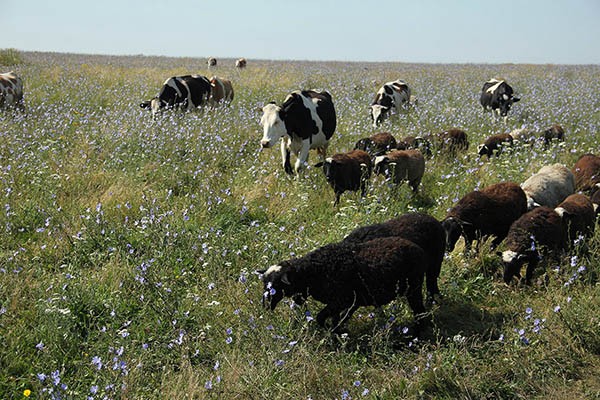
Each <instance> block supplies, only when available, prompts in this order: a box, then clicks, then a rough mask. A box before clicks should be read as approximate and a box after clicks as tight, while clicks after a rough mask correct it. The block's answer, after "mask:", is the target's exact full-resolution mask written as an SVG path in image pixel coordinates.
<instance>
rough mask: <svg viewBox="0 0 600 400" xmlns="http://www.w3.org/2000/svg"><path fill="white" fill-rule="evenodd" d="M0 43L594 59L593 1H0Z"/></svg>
mask: <svg viewBox="0 0 600 400" xmlns="http://www.w3.org/2000/svg"><path fill="white" fill-rule="evenodd" d="M0 4H2V6H3V7H2V12H1V13H0V37H1V38H2V40H1V41H0V48H17V49H20V50H38V51H56V52H71V53H95V54H117V55H118V54H145V55H165V56H180V57H207V56H215V57H242V56H243V57H246V58H249V59H252V58H254V59H293V60H352V61H405V62H433V63H456V62H473V63H505V62H513V63H544V64H545V63H553V64H600V0H497V1H493V2H488V1H474V0H456V1H442V0H412V1H403V0H395V1H394V0H364V1H361V0H345V1H334V0H221V1H202V0H198V1H193V0H174V1H173V0H170V1H159V0H120V1H116V0H104V1H98V0H96V1H93V2H88V1H85V0H0Z"/></svg>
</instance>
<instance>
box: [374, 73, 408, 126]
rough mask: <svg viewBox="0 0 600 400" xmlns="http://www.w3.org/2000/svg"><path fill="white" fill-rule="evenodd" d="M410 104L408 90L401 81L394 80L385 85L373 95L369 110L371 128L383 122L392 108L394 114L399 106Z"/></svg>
mask: <svg viewBox="0 0 600 400" xmlns="http://www.w3.org/2000/svg"><path fill="white" fill-rule="evenodd" d="M409 102H410V88H409V87H408V85H407V84H406V82H404V81H403V80H400V79H398V80H395V81H393V82H387V83H385V84H384V85H383V86H382V87H381V88H380V89H379V90H378V91H377V94H376V95H375V100H373V103H372V104H371V108H370V110H369V112H370V115H371V119H372V120H373V126H374V127H377V126H378V125H379V123H380V122H381V121H383V120H384V119H385V118H386V117H387V116H388V115H389V113H390V110H391V109H392V108H393V109H394V110H395V111H396V112H398V111H399V110H400V106H402V105H403V104H405V103H406V104H408V103H409Z"/></svg>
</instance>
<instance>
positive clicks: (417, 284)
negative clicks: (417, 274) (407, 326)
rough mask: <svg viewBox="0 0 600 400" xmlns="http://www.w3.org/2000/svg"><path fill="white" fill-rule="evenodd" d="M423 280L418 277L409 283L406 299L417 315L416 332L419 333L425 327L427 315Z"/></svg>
mask: <svg viewBox="0 0 600 400" xmlns="http://www.w3.org/2000/svg"><path fill="white" fill-rule="evenodd" d="M422 286H423V280H422V279H417V280H414V281H412V282H409V284H408V290H407V292H406V299H407V300H408V305H409V306H410V309H411V310H412V312H413V314H414V316H415V333H416V334H417V335H418V334H419V332H420V331H421V329H422V327H423V323H424V321H423V319H424V317H425V306H424V305H423V293H422Z"/></svg>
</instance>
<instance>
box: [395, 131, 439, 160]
mask: <svg viewBox="0 0 600 400" xmlns="http://www.w3.org/2000/svg"><path fill="white" fill-rule="evenodd" d="M396 148H397V149H398V150H411V149H418V150H421V153H423V154H424V155H426V156H427V157H431V154H432V153H431V142H430V141H429V140H428V139H427V138H424V137H418V136H406V137H405V138H404V139H402V140H400V141H399V142H398V144H397V146H396Z"/></svg>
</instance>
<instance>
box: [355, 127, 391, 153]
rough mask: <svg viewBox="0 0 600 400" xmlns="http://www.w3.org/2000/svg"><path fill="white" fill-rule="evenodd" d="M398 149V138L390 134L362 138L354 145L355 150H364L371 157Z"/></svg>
mask: <svg viewBox="0 0 600 400" xmlns="http://www.w3.org/2000/svg"><path fill="white" fill-rule="evenodd" d="M395 148H396V138H394V136H392V134H391V133H389V132H379V133H376V134H374V135H372V136H371V137H368V138H362V139H360V140H359V141H358V142H356V144H355V145H354V150H363V151H366V152H367V153H369V155H370V156H371V157H377V156H380V155H382V154H385V153H387V152H388V151H390V150H392V149H395Z"/></svg>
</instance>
